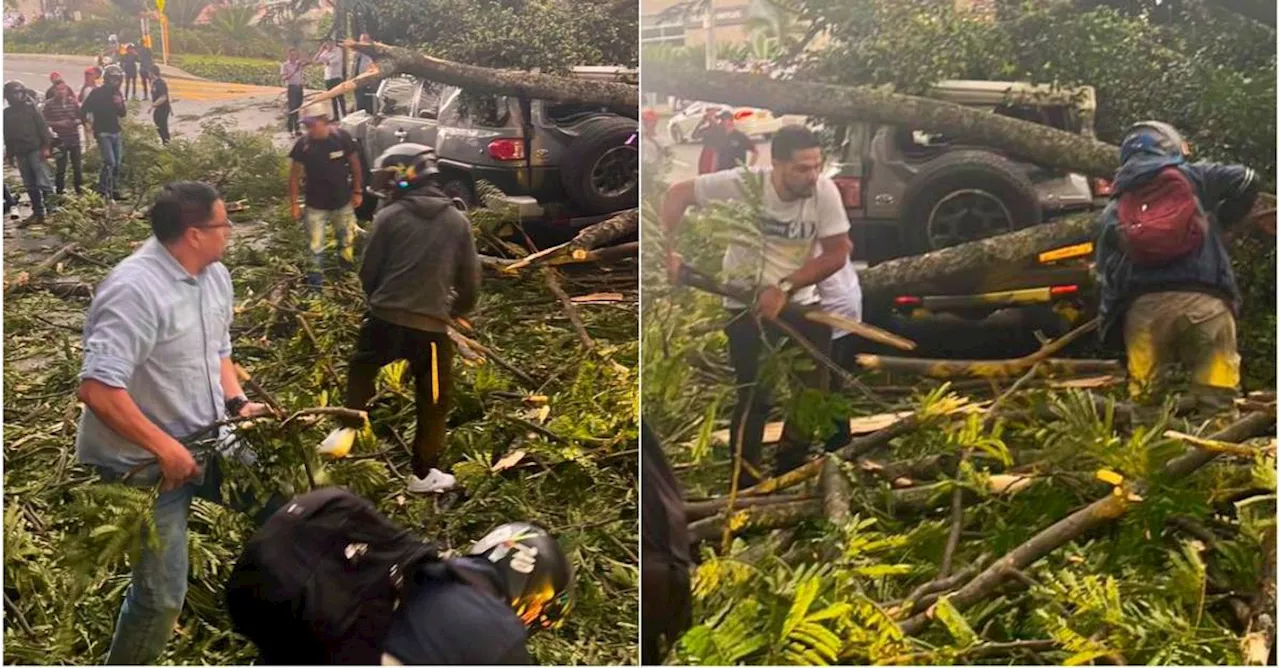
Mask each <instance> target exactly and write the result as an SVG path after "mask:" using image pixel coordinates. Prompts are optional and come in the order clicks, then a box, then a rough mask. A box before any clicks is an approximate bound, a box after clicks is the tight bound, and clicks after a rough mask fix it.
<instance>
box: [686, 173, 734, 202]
mask: <svg viewBox="0 0 1280 668" xmlns="http://www.w3.org/2000/svg"><path fill="white" fill-rule="evenodd" d="M741 197H742V174H741V170H737V169H727V170H725V171H722V172H712V173H710V174H703V175H701V176H699V177H697V178H695V179H694V180H693V198H694V201H696V202H697V203H698V206H706V205H707V203H708V202H715V201H722V200H732V199H740V198H741Z"/></svg>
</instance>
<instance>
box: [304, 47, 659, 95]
mask: <svg viewBox="0 0 1280 668" xmlns="http://www.w3.org/2000/svg"><path fill="white" fill-rule="evenodd" d="M342 46H343V47H344V48H346V49H350V50H352V51H356V52H357V53H362V54H364V55H366V56H369V57H370V58H373V60H374V64H373V66H372V67H371V68H370V69H369V71H367V72H363V73H361V74H359V75H357V76H356V77H355V78H352V79H349V80H347V81H344V82H342V83H341V84H338V85H337V86H335V87H334V88H332V89H330V90H328V91H325V92H323V93H319V94H316V95H312V96H310V97H308V98H307V99H306V100H304V101H303V103H302V106H304V107H305V106H307V105H309V104H317V103H320V102H324V101H326V100H329V99H331V98H334V97H338V96H340V95H346V94H347V93H351V92H354V91H355V89H356V88H357V87H358V86H360V85H368V84H373V83H375V82H377V81H381V80H382V79H386V78H388V77H392V76H395V75H397V74H409V75H413V76H415V77H419V78H422V79H426V80H428V81H436V82H439V83H442V84H446V85H449V86H457V87H459V88H463V89H466V90H469V91H474V92H477V93H492V94H494V95H511V96H516V97H524V98H535V99H541V100H549V101H552V102H577V103H581V104H592V105H601V106H606V107H612V108H616V109H629V110H637V109H638V108H639V104H640V94H639V90H638V89H637V87H636V86H635V85H633V84H626V83H619V82H612V81H591V80H587V79H576V78H573V77H563V76H556V75H553V74H538V73H534V72H524V71H519V70H495V69H491V68H488V67H476V66H475V65H465V64H463V63H455V62H452V61H449V60H443V59H441V58H432V57H431V56H428V55H426V54H424V53H422V52H420V51H415V50H413V49H406V48H403V47H399V46H390V45H387V44H380V43H376V42H375V43H372V44H362V43H360V42H356V41H353V40H346V41H344V42H343V43H342Z"/></svg>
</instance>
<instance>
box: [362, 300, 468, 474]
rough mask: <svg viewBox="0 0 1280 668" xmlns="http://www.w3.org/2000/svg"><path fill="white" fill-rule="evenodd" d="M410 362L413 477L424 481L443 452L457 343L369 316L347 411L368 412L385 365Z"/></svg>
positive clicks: (363, 327)
mask: <svg viewBox="0 0 1280 668" xmlns="http://www.w3.org/2000/svg"><path fill="white" fill-rule="evenodd" d="M397 360H407V361H408V362H409V369H410V370H411V371H412V373H413V378H414V395H415V403H416V404H417V406H416V408H417V412H418V430H417V432H416V433H415V434H414V435H413V474H414V475H416V476H418V477H419V478H421V477H425V476H426V475H427V473H428V472H429V471H430V470H431V468H432V467H434V466H436V465H437V464H438V463H439V461H440V453H441V451H442V450H444V435H445V421H446V419H447V418H448V416H449V401H450V396H451V390H452V387H453V373H452V366H453V342H452V341H450V340H449V335H448V334H446V333H444V332H424V331H421V330H417V329H411V328H409V327H402V326H400V325H395V324H392V323H389V322H387V321H385V320H380V319H378V318H375V317H374V316H372V315H367V314H366V315H365V320H364V324H363V325H361V326H360V337H359V339H358V340H357V342H356V351H355V354H353V355H352V356H351V365H350V368H349V369H348V378H347V400H346V407H347V408H355V409H357V410H364V409H365V408H366V406H367V405H368V403H369V400H370V399H372V398H373V396H374V394H375V393H376V392H377V390H376V388H375V385H374V381H375V380H376V379H377V377H378V371H379V370H381V369H382V367H384V366H386V365H388V364H391V363H392V362H395V361H397Z"/></svg>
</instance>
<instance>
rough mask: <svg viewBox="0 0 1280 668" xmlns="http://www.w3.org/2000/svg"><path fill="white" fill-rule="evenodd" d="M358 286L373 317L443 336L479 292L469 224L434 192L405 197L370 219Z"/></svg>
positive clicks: (471, 304) (440, 194)
mask: <svg viewBox="0 0 1280 668" xmlns="http://www.w3.org/2000/svg"><path fill="white" fill-rule="evenodd" d="M360 282H361V283H362V284H363V285H364V293H365V295H366V296H367V297H368V302H369V312H370V313H371V314H372V315H373V316H374V317H376V318H379V319H381V320H385V321H387V322H390V323H393V324H396V325H400V326H402V327H409V328H411V329H416V330H420V331H426V332H443V331H445V330H446V327H447V325H448V322H449V319H450V318H451V317H452V316H455V315H462V314H465V313H466V312H468V311H470V310H471V309H472V308H473V307H474V306H475V304H476V298H477V297H478V293H479V291H480V256H479V255H477V254H476V246H475V241H474V240H473V239H472V238H471V223H470V222H468V221H467V217H466V216H464V215H463V214H462V212H460V211H458V210H457V209H456V208H455V207H454V206H453V203H452V201H451V200H450V199H449V198H448V197H446V196H444V195H443V194H442V193H439V192H438V191H437V192H433V191H432V190H430V189H419V190H418V191H416V192H411V193H408V194H406V195H404V196H403V197H401V198H400V199H398V200H396V201H394V202H392V203H391V204H388V205H386V206H385V207H383V208H382V210H380V211H379V212H378V214H377V215H376V216H374V219H373V231H372V232H371V233H370V235H369V242H368V245H367V246H366V247H365V250H364V260H363V261H362V263H361V266H360ZM451 291H452V292H453V293H454V295H453V297H452V299H450V292H451Z"/></svg>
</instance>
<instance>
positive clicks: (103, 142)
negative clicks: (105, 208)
mask: <svg viewBox="0 0 1280 668" xmlns="http://www.w3.org/2000/svg"><path fill="white" fill-rule="evenodd" d="M98 152H99V153H101V154H102V169H100V170H98V192H100V193H102V196H103V197H106V198H110V197H111V194H112V193H114V192H115V191H116V190H118V189H119V187H120V165H121V163H122V162H123V161H124V142H123V141H121V140H120V133H119V132H100V133H98Z"/></svg>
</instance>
